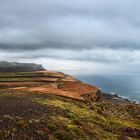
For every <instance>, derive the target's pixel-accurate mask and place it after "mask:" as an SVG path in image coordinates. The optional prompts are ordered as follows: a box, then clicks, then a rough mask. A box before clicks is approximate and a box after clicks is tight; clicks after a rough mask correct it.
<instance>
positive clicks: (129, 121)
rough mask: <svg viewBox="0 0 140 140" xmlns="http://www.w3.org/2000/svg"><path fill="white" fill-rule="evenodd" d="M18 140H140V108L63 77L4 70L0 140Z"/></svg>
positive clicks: (0, 78)
mask: <svg viewBox="0 0 140 140" xmlns="http://www.w3.org/2000/svg"><path fill="white" fill-rule="evenodd" d="M1 65H2V63H1ZM12 65H14V63H12ZM12 65H11V64H10V67H11V68H12V67H15V66H12ZM15 65H16V66H17V65H22V66H23V64H17V63H15ZM24 65H25V66H27V65H26V64H24ZM33 65H34V64H33ZM7 66H8V65H7ZM25 69H26V67H24V70H25ZM26 70H27V69H26ZM17 139H18V140H24V139H25V140H127V139H130V140H139V139H140V105H139V104H138V105H137V104H134V103H131V102H129V101H125V100H121V101H120V100H118V99H117V100H116V97H115V98H111V96H109V95H107V96H105V95H103V94H101V93H100V90H99V88H98V87H95V86H93V85H89V84H86V83H83V82H82V81H80V80H78V79H76V78H75V77H72V76H70V75H67V74H64V73H61V72H55V71H50V70H44V69H43V70H37V71H35V70H34V71H22V72H21V71H18V70H16V71H14V72H13V71H12V72H9V70H8V72H7V71H5V72H4V71H3V70H2V71H1V72H0V140H17Z"/></svg>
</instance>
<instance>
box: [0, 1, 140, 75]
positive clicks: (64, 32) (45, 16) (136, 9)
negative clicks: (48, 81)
mask: <svg viewBox="0 0 140 140" xmlns="http://www.w3.org/2000/svg"><path fill="white" fill-rule="evenodd" d="M139 16H140V1H139V0H69V1H66V0H12V1H11V0H0V60H1V61H2V60H8V61H19V62H36V63H41V64H43V65H44V66H45V67H46V68H49V69H54V70H60V71H68V72H70V73H72V74H92V73H96V74H103V73H110V72H112V71H113V72H115V73H125V72H127V73H129V72H130V73H131V72H133V73H134V72H140V18H139Z"/></svg>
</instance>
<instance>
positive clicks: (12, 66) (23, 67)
mask: <svg viewBox="0 0 140 140" xmlns="http://www.w3.org/2000/svg"><path fill="white" fill-rule="evenodd" d="M39 70H44V68H43V66H42V65H37V64H34V63H17V62H7V61H0V72H29V71H39Z"/></svg>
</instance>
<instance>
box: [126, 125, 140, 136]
mask: <svg viewBox="0 0 140 140" xmlns="http://www.w3.org/2000/svg"><path fill="white" fill-rule="evenodd" d="M124 132H125V134H126V135H127V136H130V137H135V138H140V129H137V128H132V127H127V128H126V129H125V130H124Z"/></svg>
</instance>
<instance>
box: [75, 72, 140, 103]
mask: <svg viewBox="0 0 140 140" xmlns="http://www.w3.org/2000/svg"><path fill="white" fill-rule="evenodd" d="M77 78H78V79H80V80H82V81H84V82H87V83H89V84H92V85H96V86H98V87H100V88H101V90H102V91H103V92H107V93H115V94H118V95H120V96H123V97H127V98H130V99H132V100H137V101H139V102H140V74H130V75H129V74H128V75H127V74H125V75H94V74H92V75H88V76H77Z"/></svg>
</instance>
